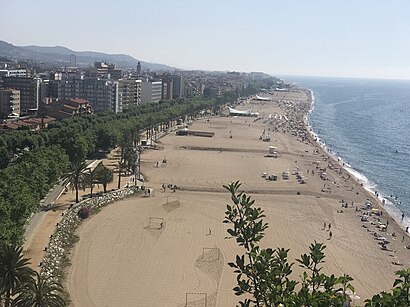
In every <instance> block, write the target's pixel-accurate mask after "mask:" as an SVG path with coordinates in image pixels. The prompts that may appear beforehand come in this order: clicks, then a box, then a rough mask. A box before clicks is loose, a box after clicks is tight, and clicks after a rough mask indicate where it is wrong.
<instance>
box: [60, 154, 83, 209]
mask: <svg viewBox="0 0 410 307" xmlns="http://www.w3.org/2000/svg"><path fill="white" fill-rule="evenodd" d="M86 168H87V163H85V162H78V161H75V162H71V165H70V170H69V172H68V173H67V174H65V175H64V176H63V182H64V184H70V185H71V187H72V188H73V189H75V202H76V203H78V190H79V189H80V188H81V187H83V186H84V183H85V177H86V174H85V172H84V171H85V170H86Z"/></svg>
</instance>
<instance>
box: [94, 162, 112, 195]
mask: <svg viewBox="0 0 410 307" xmlns="http://www.w3.org/2000/svg"><path fill="white" fill-rule="evenodd" d="M113 180H114V176H113V171H112V170H111V169H109V168H108V167H106V166H104V165H102V166H101V167H98V171H97V182H99V183H101V184H102V185H103V188H104V193H106V192H107V185H108V184H109V183H110V182H113Z"/></svg>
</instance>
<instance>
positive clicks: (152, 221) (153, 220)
mask: <svg viewBox="0 0 410 307" xmlns="http://www.w3.org/2000/svg"><path fill="white" fill-rule="evenodd" d="M164 226H165V219H164V218H162V217H154V216H151V217H150V218H149V220H148V227H147V228H149V229H162V228H163V227H164Z"/></svg>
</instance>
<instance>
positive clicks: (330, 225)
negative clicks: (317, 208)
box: [329, 223, 332, 231]
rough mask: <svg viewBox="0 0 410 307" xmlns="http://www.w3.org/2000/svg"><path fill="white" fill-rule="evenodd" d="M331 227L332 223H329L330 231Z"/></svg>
mask: <svg viewBox="0 0 410 307" xmlns="http://www.w3.org/2000/svg"><path fill="white" fill-rule="evenodd" d="M331 227H332V224H330V223H329V231H330V228H331Z"/></svg>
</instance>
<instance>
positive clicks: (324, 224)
mask: <svg viewBox="0 0 410 307" xmlns="http://www.w3.org/2000/svg"><path fill="white" fill-rule="evenodd" d="M323 230H326V222H324V223H323Z"/></svg>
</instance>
